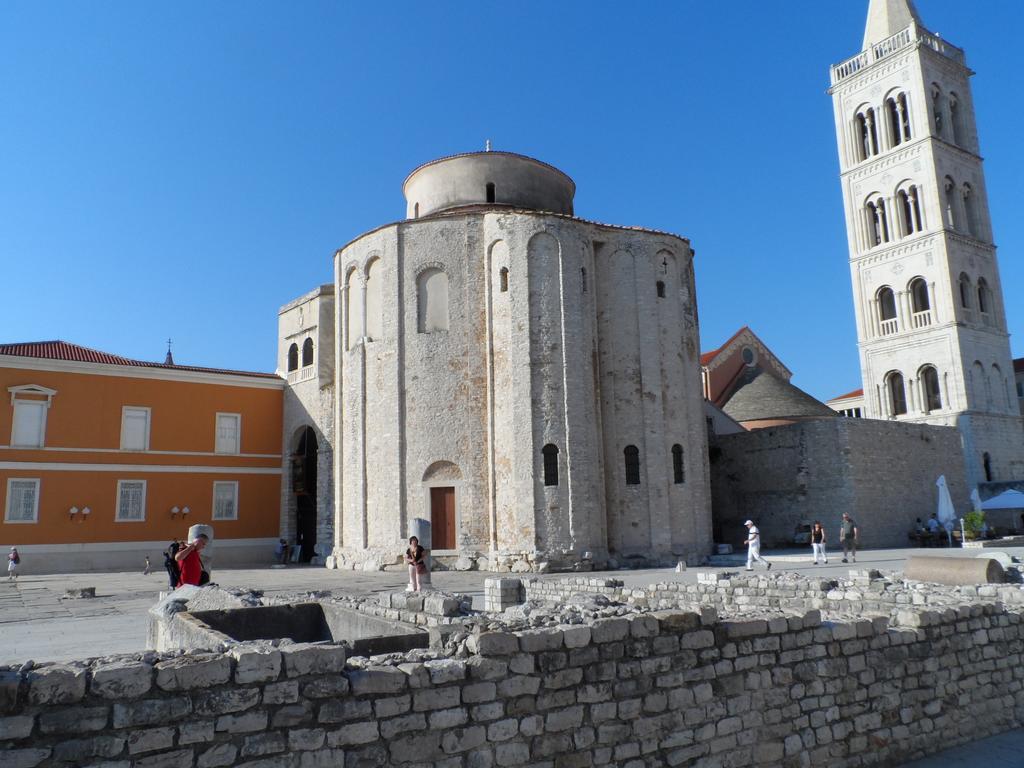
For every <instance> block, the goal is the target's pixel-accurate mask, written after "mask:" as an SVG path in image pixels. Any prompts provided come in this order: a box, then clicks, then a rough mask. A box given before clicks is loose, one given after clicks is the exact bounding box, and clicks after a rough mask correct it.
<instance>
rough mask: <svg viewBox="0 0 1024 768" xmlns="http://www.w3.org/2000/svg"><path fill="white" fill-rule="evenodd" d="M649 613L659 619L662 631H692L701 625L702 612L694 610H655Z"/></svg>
mask: <svg viewBox="0 0 1024 768" xmlns="http://www.w3.org/2000/svg"><path fill="white" fill-rule="evenodd" d="M648 615H649V616H651V617H652V618H655V619H657V620H658V625H659V627H660V628H661V631H662V632H665V633H672V634H680V633H682V632H692V631H693V630H695V629H699V628H700V626H701V617H700V614H699V613H694V612H693V611H654V612H653V613H650V614H648Z"/></svg>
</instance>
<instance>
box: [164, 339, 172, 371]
mask: <svg viewBox="0 0 1024 768" xmlns="http://www.w3.org/2000/svg"><path fill="white" fill-rule="evenodd" d="M164 365H174V356H173V355H172V354H171V340H170V339H168V340H167V357H165V358H164Z"/></svg>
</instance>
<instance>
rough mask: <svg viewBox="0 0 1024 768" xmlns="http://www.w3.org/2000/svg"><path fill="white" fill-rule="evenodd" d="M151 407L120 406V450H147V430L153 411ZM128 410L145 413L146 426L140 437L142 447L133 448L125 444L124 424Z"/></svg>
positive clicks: (148, 430)
mask: <svg viewBox="0 0 1024 768" xmlns="http://www.w3.org/2000/svg"><path fill="white" fill-rule="evenodd" d="M152 410H153V409H152V408H149V407H147V406H144V405H124V406H121V450H122V451H148V450H149V432H150V425H151V423H152V418H153V413H152ZM129 411H137V412H139V413H145V414H146V428H145V432H144V434H143V437H142V447H141V448H135V447H133V446H128V445H125V443H126V440H125V429H124V428H125V424H126V423H127V421H126V418H127V416H128V412H129Z"/></svg>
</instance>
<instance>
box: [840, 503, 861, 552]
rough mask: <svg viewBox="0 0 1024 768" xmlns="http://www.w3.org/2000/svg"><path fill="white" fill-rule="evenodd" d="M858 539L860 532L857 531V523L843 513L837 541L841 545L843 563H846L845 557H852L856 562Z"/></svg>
mask: <svg viewBox="0 0 1024 768" xmlns="http://www.w3.org/2000/svg"><path fill="white" fill-rule="evenodd" d="M859 538H860V531H859V530H858V529H857V522H856V521H855V520H854V519H853V518H852V517H850V515H849V514H848V513H847V512H843V522H842V525H841V526H840V527H839V541H841V542H842V544H843V562H844V563H845V562H846V557H847V555H848V554H849V555H851V556H852V557H853V562H855V563H856V562H857V540H858V539H859Z"/></svg>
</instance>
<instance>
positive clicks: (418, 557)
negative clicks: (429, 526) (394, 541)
mask: <svg viewBox="0 0 1024 768" xmlns="http://www.w3.org/2000/svg"><path fill="white" fill-rule="evenodd" d="M405 562H406V563H407V564H408V566H409V586H407V587H406V588H405V591H406V592H419V591H420V574H421V573H423V572H424V571H425V570H426V569H427V566H426V563H424V562H423V547H421V546H420V540H419V539H417V538H416V537H415V536H410V537H409V548H408V549H407V550H405Z"/></svg>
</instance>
